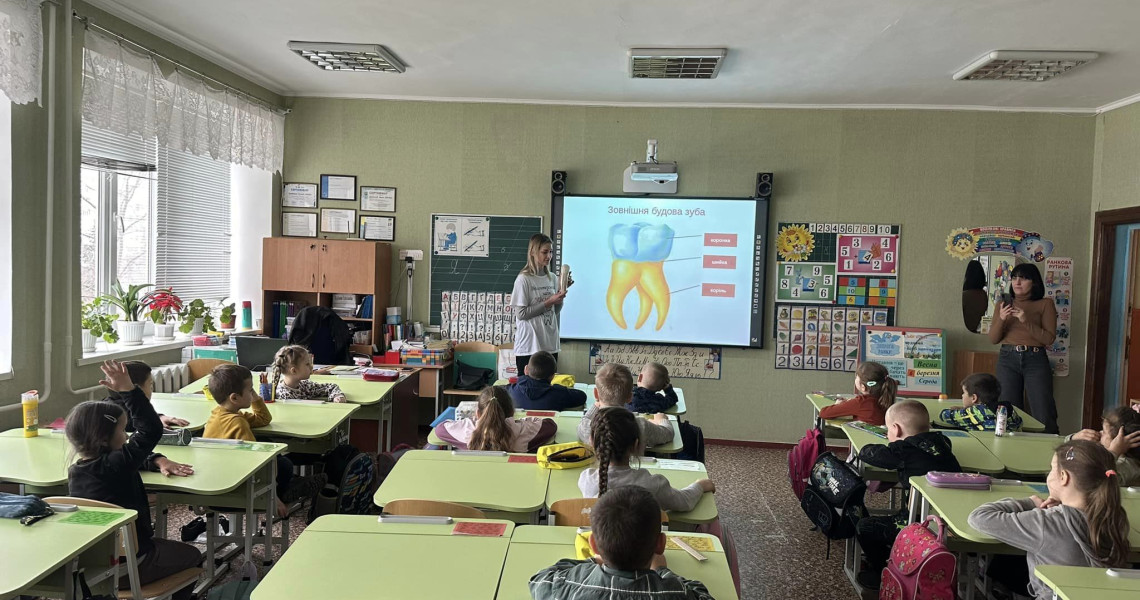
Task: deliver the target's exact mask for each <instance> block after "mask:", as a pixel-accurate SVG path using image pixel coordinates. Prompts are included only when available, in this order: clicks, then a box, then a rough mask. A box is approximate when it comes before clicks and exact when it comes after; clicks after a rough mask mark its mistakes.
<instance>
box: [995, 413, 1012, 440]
mask: <svg viewBox="0 0 1140 600" xmlns="http://www.w3.org/2000/svg"><path fill="white" fill-rule="evenodd" d="M1007 420H1009V417H1008V416H1007V415H1006V408H1005V407H1004V406H999V407H998V412H997V423H996V424H995V425H994V436H995V437H1001V436H1003V435H1005V427H1006V421H1007Z"/></svg>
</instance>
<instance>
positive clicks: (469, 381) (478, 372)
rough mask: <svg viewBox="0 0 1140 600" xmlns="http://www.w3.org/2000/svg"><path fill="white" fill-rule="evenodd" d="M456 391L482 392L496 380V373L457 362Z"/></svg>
mask: <svg viewBox="0 0 1140 600" xmlns="http://www.w3.org/2000/svg"><path fill="white" fill-rule="evenodd" d="M455 372H456V373H455V389H457V390H470V391H481V390H482V389H483V388H485V387H487V386H489V385H491V382H493V381H494V380H495V371H494V370H492V369H484V368H483V367H476V366H473V365H469V364H467V363H465V362H462V361H458V360H457V361H455Z"/></svg>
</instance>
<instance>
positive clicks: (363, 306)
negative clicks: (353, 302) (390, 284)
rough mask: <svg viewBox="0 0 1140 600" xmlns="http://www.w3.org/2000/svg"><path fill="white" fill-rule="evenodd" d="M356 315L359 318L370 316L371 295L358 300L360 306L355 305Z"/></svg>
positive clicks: (369, 317) (368, 317)
mask: <svg viewBox="0 0 1140 600" xmlns="http://www.w3.org/2000/svg"><path fill="white" fill-rule="evenodd" d="M356 316H357V317H358V318H361V319H371V318H372V296H365V297H364V300H362V301H361V302H360V306H357V307H356Z"/></svg>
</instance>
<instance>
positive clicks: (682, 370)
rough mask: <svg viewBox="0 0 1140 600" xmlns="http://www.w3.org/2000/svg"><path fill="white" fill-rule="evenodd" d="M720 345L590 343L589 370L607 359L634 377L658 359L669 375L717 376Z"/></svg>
mask: <svg viewBox="0 0 1140 600" xmlns="http://www.w3.org/2000/svg"><path fill="white" fill-rule="evenodd" d="M720 355H721V349H720V347H719V346H661V345H655V344H606V343H597V344H590V373H597V372H598V369H600V368H601V366H602V365H604V364H606V363H608V362H616V363H618V364H622V365H625V366H627V367H629V370H630V371H632V372H633V373H634V377H637V374H638V373H640V372H641V368H642V367H644V366H645V363H647V362H655V363H661V364H662V365H665V368H666V369H669V378H670V379H720Z"/></svg>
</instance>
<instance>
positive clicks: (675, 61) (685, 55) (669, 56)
mask: <svg viewBox="0 0 1140 600" xmlns="http://www.w3.org/2000/svg"><path fill="white" fill-rule="evenodd" d="M727 53H728V51H727V50H725V49H724V48H630V50H629V76H630V78H632V79H713V78H715V77H716V76H717V73H720V65H721V63H722V62H723V61H724V56H725V54H727Z"/></svg>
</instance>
